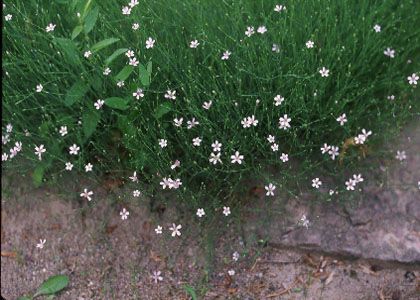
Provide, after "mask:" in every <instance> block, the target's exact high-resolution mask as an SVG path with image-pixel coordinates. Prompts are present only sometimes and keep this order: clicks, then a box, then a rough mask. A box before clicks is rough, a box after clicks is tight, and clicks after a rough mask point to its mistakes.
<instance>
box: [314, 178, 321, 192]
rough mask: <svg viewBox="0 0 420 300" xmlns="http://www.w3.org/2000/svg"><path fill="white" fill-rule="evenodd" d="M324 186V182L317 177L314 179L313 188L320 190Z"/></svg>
mask: <svg viewBox="0 0 420 300" xmlns="http://www.w3.org/2000/svg"><path fill="white" fill-rule="evenodd" d="M321 185H322V181H321V180H319V178H318V177H317V178H315V179H312V186H313V187H314V188H316V189H317V188H319V187H320V186H321Z"/></svg>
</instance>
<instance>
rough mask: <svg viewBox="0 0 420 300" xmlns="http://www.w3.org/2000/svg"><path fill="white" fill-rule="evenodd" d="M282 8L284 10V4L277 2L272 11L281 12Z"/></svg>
mask: <svg viewBox="0 0 420 300" xmlns="http://www.w3.org/2000/svg"><path fill="white" fill-rule="evenodd" d="M282 10H286V6H285V5H279V4H277V5H276V6H275V7H274V11H276V12H281V11H282Z"/></svg>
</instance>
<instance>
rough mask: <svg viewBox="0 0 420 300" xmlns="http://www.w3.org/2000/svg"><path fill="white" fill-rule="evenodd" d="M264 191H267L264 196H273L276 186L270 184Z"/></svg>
mask: <svg viewBox="0 0 420 300" xmlns="http://www.w3.org/2000/svg"><path fill="white" fill-rule="evenodd" d="M264 188H265V190H266V191H267V193H266V194H265V195H266V196H274V190H275V189H276V186H275V185H274V184H272V183H270V184H269V185H266V186H265V187H264Z"/></svg>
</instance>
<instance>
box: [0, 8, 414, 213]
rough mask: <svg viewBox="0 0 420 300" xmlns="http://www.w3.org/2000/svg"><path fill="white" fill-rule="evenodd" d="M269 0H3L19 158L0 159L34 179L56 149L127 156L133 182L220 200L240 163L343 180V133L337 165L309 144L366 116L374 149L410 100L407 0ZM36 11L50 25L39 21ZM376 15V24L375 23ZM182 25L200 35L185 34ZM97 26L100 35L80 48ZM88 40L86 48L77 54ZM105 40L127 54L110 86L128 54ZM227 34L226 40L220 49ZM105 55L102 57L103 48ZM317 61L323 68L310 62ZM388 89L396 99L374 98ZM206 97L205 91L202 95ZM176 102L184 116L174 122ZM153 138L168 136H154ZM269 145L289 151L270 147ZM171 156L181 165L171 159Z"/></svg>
mask: <svg viewBox="0 0 420 300" xmlns="http://www.w3.org/2000/svg"><path fill="white" fill-rule="evenodd" d="M276 4H278V3H277V1H269V0H252V1H251V0H247V1H245V0H235V1H228V0H194V1H193V0H183V1H180V0H172V1H164V0H162V1H140V4H139V5H138V6H136V7H135V8H133V10H132V12H131V15H129V16H126V15H122V13H121V7H122V6H123V5H126V4H125V3H124V2H122V1H111V0H103V1H81V0H74V1H70V0H69V1H66V0H60V1H58V0H57V1H51V3H50V2H49V1H48V3H47V2H45V1H36V0H31V1H13V3H12V2H10V3H9V2H6V7H5V9H4V13H3V14H4V15H6V14H12V15H13V17H12V20H11V21H8V22H5V21H4V28H3V36H2V40H3V52H2V57H3V62H2V64H3V84H2V88H3V96H4V100H3V103H2V107H3V115H2V126H3V128H5V127H6V124H9V123H11V124H12V125H13V126H14V129H13V132H12V134H11V135H10V137H11V142H9V143H8V144H7V145H5V146H3V148H4V150H3V153H4V152H8V151H9V146H11V145H12V143H13V144H14V142H15V141H21V142H22V143H23V150H22V152H21V153H19V156H20V157H24V158H25V159H24V160H22V159H21V160H18V159H16V158H14V159H13V160H9V161H6V162H4V163H3V164H2V166H3V168H6V169H14V170H22V171H23V172H27V170H30V171H31V172H32V171H35V172H34V180H35V183H37V184H41V183H42V181H43V180H45V179H51V178H54V177H57V176H61V175H62V174H63V173H64V172H67V171H65V170H64V164H65V162H67V161H71V162H72V163H73V164H74V166H75V168H74V169H73V171H71V172H73V174H77V172H84V165H85V164H86V163H88V162H91V163H92V164H93V165H94V172H93V173H94V174H92V176H98V178H101V176H102V175H104V174H109V173H111V174H114V176H120V177H124V178H127V177H128V175H129V174H131V173H132V172H133V171H135V170H136V171H137V172H138V174H139V179H140V181H142V182H146V183H147V188H145V189H144V190H143V192H144V193H146V194H155V193H156V192H157V191H159V190H161V187H160V185H159V182H160V181H161V179H162V177H171V178H180V179H181V180H182V186H181V188H180V189H178V190H173V191H171V193H172V194H173V196H174V197H179V198H182V199H184V200H186V201H188V203H189V204H190V205H191V207H195V208H196V207H199V206H207V205H212V206H216V207H220V206H221V205H222V203H225V202H226V201H228V199H232V196H233V195H238V193H239V194H240V192H241V191H242V190H243V189H244V184H243V182H244V180H246V179H249V178H254V179H255V178H256V179H258V180H260V181H261V182H263V183H268V182H273V183H276V184H277V186H278V187H279V186H280V185H281V184H282V183H283V185H282V186H281V188H282V189H288V188H290V187H288V186H287V185H286V184H284V183H285V182H288V181H298V180H303V182H306V183H307V186H308V187H310V185H311V179H312V178H314V177H320V174H327V176H330V177H331V178H334V179H337V180H338V181H339V182H342V183H344V181H345V180H347V178H344V177H343V178H342V177H340V176H342V174H343V172H344V171H347V170H352V169H354V170H360V168H361V165H360V162H359V158H360V152H359V148H360V147H353V146H352V147H350V149H349V150H348V151H347V153H346V156H345V157H344V160H343V164H342V165H340V164H339V163H338V160H337V159H336V160H334V161H333V160H331V159H330V158H329V157H328V155H322V154H321V152H320V150H319V149H320V147H321V146H322V145H323V144H324V143H328V144H329V145H336V146H339V147H340V151H341V150H342V144H343V142H344V141H345V140H346V139H348V138H351V137H354V136H357V135H358V134H359V133H360V131H361V129H362V128H366V129H367V130H371V131H372V132H373V135H372V136H371V137H369V139H368V141H367V143H366V144H367V145H368V147H369V148H371V149H374V148H375V147H376V149H380V145H381V143H383V142H384V140H386V139H387V138H388V137H389V136H391V135H393V134H395V133H396V132H397V130H398V129H400V128H401V127H402V126H404V124H405V122H406V121H407V120H408V119H410V118H411V117H412V116H413V115H418V113H419V106H418V103H419V101H418V93H417V94H416V93H415V91H416V89H414V88H413V86H412V85H409V84H408V81H407V76H409V75H411V74H412V73H415V72H417V73H418V72H419V70H420V69H419V63H418V62H419V58H420V41H419V37H420V26H419V25H420V24H419V23H420V22H419V13H418V11H420V2H419V1H415V0H412V1H410V0H404V1H397V0H395V1H368V0H363V1H333V0H323V1H321V0H318V1H316V0H300V1H284V2H283V3H280V4H284V5H286V7H287V10H286V11H282V12H281V13H278V12H275V11H274V10H273V9H274V6H275V5H276ZM77 12H79V13H80V14H81V16H80V17H77V15H76V14H77ZM416 12H417V13H416ZM96 13H98V15H96ZM96 16H97V19H96ZM95 20H96V21H95ZM134 22H138V23H139V24H140V28H139V30H137V31H134V30H132V28H131V26H132V24H133V23H134ZM49 23H54V24H56V25H57V26H56V28H55V30H54V31H53V32H50V33H47V32H45V27H46V26H47V25H48V24H49ZM375 24H380V25H381V27H382V30H381V32H379V33H376V32H375V31H374V30H373V26H374V25H375ZM260 25H265V26H266V27H267V29H268V31H267V32H266V33H265V34H259V33H255V34H254V35H253V36H251V37H246V36H245V33H244V32H245V30H246V28H247V26H254V28H255V31H256V30H257V28H258V26H260ZM78 32H80V33H79V34H78V35H77V36H76V33H78ZM72 35H73V39H72ZM148 37H152V38H154V39H156V44H155V47H154V48H153V49H146V48H145V41H146V39H147V38H148ZM107 39H114V40H107ZM195 39H197V40H198V41H199V42H200V45H199V46H198V48H197V49H191V48H190V47H189V43H190V41H192V40H195ZM104 40H107V41H109V43H110V44H109V45H107V46H104V45H103V44H102V46H104V47H103V48H102V49H100V50H98V51H94V50H95V49H98V48H100V47H101V44H99V45H98V44H97V43H98V42H101V41H104ZM308 40H312V41H314V43H315V46H314V48H313V49H307V48H306V46H305V43H306V42H307V41H308ZM274 43H275V44H278V45H279V46H280V51H279V53H276V52H273V51H272V49H271V48H272V45H273V44H274ZM387 47H391V48H393V49H395V50H396V56H395V58H389V57H387V56H385V55H384V54H383V51H384V50H385V49H386V48H387ZM89 49H90V50H92V49H93V50H92V52H94V53H93V54H92V56H91V57H90V58H89V59H86V58H84V57H83V53H84V52H85V51H87V50H89ZM118 49H132V50H134V51H135V55H136V57H137V59H138V60H139V61H140V63H141V66H140V67H135V68H125V71H126V72H127V73H126V74H125V75H128V78H127V79H126V80H125V86H124V87H123V88H118V87H117V85H116V82H117V79H116V77H124V74H121V73H120V74H119V76H117V74H118V73H119V72H120V71H121V70H123V68H124V67H125V66H126V65H127V57H126V56H125V55H124V54H123V51H124V50H121V51H119V50H118ZM226 50H229V51H231V52H232V55H231V56H230V58H229V59H228V60H221V56H222V53H223V52H224V51H226ZM115 51H117V52H115ZM113 53H117V54H118V53H120V55H118V56H112V54H113ZM110 57H111V58H115V59H113V60H112V62H110V63H109V64H107V63H106V62H107V59H108V60H110ZM408 60H411V62H412V63H407V61H408ZM106 66H109V67H110V68H111V69H112V73H111V74H110V75H109V76H104V75H103V74H102V72H103V70H104V69H105V67H106ZM324 66H325V67H326V68H328V69H329V70H330V75H329V77H321V76H320V74H319V72H318V71H319V70H320V69H321V68H322V67H324ZM149 79H150V80H151V82H150V84H149ZM38 84H42V85H43V86H44V90H43V91H42V92H41V93H36V92H35V87H36V85H38ZM137 88H143V89H144V94H145V96H144V98H141V99H140V100H136V99H135V98H134V97H133V96H132V93H133V92H135V90H136V89H137ZM168 89H171V90H176V96H177V98H176V100H175V101H173V100H168V99H165V98H164V94H165V92H166V90H168ZM277 94H280V95H282V96H284V97H285V101H284V102H283V104H282V105H281V106H274V105H273V98H274V97H275V96H276V95H277ZM315 94H316V96H315ZM391 94H392V95H395V97H396V99H395V100H394V101H390V100H387V96H388V95H391ZM111 97H119V98H120V99H117V100H115V101H117V103H116V104H115V103H114V104H112V100H107V103H106V104H105V105H104V106H103V108H102V109H101V110H96V109H95V108H94V105H93V104H94V102H95V101H96V100H97V99H108V98H111ZM257 99H259V100H260V102H259V104H258V105H257V104H256V100H257ZM209 100H212V101H213V105H212V106H211V108H210V109H209V110H204V109H203V108H202V104H203V102H204V101H209ZM342 113H346V115H347V118H348V122H347V123H346V124H345V125H344V126H339V124H338V122H337V121H336V118H337V117H338V116H339V115H341V114H342ZM284 114H287V115H288V116H290V117H291V119H292V121H291V128H290V129H289V130H287V131H285V130H281V129H279V128H278V120H279V117H282V116H283V115H284ZM251 115H255V117H256V118H257V119H258V121H259V123H258V126H256V127H251V128H246V129H244V128H242V125H241V120H242V119H243V118H245V117H248V116H251ZM180 117H182V118H183V119H184V124H183V126H182V128H178V127H175V126H174V125H173V119H174V118H180ZM193 117H195V118H196V119H197V120H198V121H199V122H200V125H198V126H196V127H194V128H192V129H191V130H189V129H187V128H186V121H187V120H190V119H191V118H193ZM79 121H81V124H79ZM64 125H65V126H67V128H68V131H69V133H68V134H67V135H66V136H65V137H61V136H60V135H59V133H58V129H59V128H60V126H64ZM25 130H28V131H29V133H30V135H29V136H27V134H25ZM4 131H5V130H3V134H4ZM269 134H271V135H274V136H275V137H276V141H277V143H278V144H279V151H278V152H273V151H272V150H271V149H270V144H269V143H268V141H267V136H268V135H269ZM195 137H201V138H202V140H203V142H202V144H201V146H200V147H194V146H193V145H192V139H193V138H195ZM161 138H164V139H167V140H168V147H166V148H164V149H161V148H160V147H159V144H158V140H159V139H161ZM215 140H218V141H220V142H221V143H222V144H223V146H222V156H221V159H222V161H223V164H217V165H215V166H214V165H212V164H210V163H209V155H210V153H211V152H212V148H211V146H210V145H211V143H213V142H214V141H215ZM74 143H75V144H77V145H79V146H80V147H81V151H80V153H79V155H78V156H70V155H69V154H68V147H69V146H71V145H72V144H74ZM40 144H43V145H45V147H46V149H47V151H46V153H44V155H43V159H42V161H39V160H38V158H37V156H36V155H35V154H34V146H35V145H40ZM11 147H12V146H11ZM236 150H238V151H240V153H241V154H242V155H244V156H245V160H244V163H243V164H242V165H238V164H231V162H230V156H231V155H232V154H233V153H234V152H235V151H236ZM282 152H284V153H288V154H289V158H290V161H289V162H287V163H282V162H281V161H280V159H279V156H280V155H281V153H282ZM372 152H373V151H370V154H372ZM375 152H378V151H376V150H375ZM176 159H178V160H180V161H181V167H180V168H176V169H175V170H171V168H170V165H171V162H173V161H175V160H176ZM269 167H270V168H271V170H273V169H274V170H276V171H275V172H274V173H275V175H273V172H272V171H271V172H267V169H268V168H269ZM321 180H323V178H321ZM81 188H82V187H81ZM330 188H335V189H339V190H342V189H345V186H344V184H342V186H339V187H330Z"/></svg>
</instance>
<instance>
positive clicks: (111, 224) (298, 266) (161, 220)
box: [1, 178, 420, 300]
mask: <svg viewBox="0 0 420 300" xmlns="http://www.w3.org/2000/svg"><path fill="white" fill-rule="evenodd" d="M17 180H19V181H20V182H25V180H22V179H20V178H13V180H11V179H10V178H9V179H7V178H5V180H3V183H2V196H3V197H2V211H1V216H2V219H1V222H2V227H1V251H2V256H1V294H2V296H3V297H5V299H16V298H17V297H18V296H21V295H23V294H27V293H30V292H31V291H34V290H35V289H36V287H37V286H38V285H39V284H40V283H41V282H42V281H43V280H44V279H46V278H47V277H48V276H50V275H54V274H58V273H60V274H67V275H69V276H70V285H69V287H68V288H67V289H66V290H65V291H63V292H62V293H61V294H60V295H59V296H57V298H56V299H78V300H82V299H190V298H191V297H190V296H189V295H188V294H187V292H186V290H185V286H186V285H188V286H191V287H193V289H194V290H195V292H196V293H197V299H243V300H251V299H255V300H257V299H332V300H334V299H337V300H338V299H340V300H346V299H349V300H350V299H351V300H353V299H401V300H402V299H404V300H405V299H420V282H419V280H418V279H419V277H420V272H419V271H418V270H416V268H415V267H416V266H409V265H408V266H404V265H391V266H389V265H388V266H385V267H383V266H382V265H381V264H376V265H375V264H372V263H369V262H361V261H357V260H349V259H346V258H342V257H330V256H328V255H324V256H322V255H320V254H317V253H307V252H302V251H300V250H297V249H275V248H273V247H271V246H270V244H268V243H266V242H263V241H258V240H255V241H250V239H249V238H248V237H247V238H245V237H243V236H241V235H240V234H238V233H240V232H241V228H240V225H239V224H238V223H237V222H235V219H234V218H232V219H230V220H231V221H229V222H226V221H225V220H223V222H219V221H217V220H216V221H214V224H211V226H202V225H200V224H199V223H197V220H191V217H189V216H181V215H180V214H179V212H178V210H176V209H175V208H171V207H166V208H165V209H164V210H163V211H157V212H151V211H150V209H149V207H150V205H145V204H147V203H145V201H147V200H140V201H137V202H131V203H130V204H129V211H130V216H129V219H128V220H126V221H123V220H121V219H120V218H119V211H120V210H121V207H122V203H121V202H120V201H115V197H116V195H115V194H113V193H108V192H106V191H105V190H103V191H101V192H98V193H97V194H95V200H94V201H92V202H91V203H87V202H82V203H80V202H79V203H78V202H77V201H74V199H71V198H72V197H69V196H68V195H60V194H58V193H56V192H54V191H53V190H51V189H48V188H40V189H33V188H30V187H28V186H30V185H25V184H22V186H20V185H19V188H16V187H15V183H16V182H17ZM75 195H76V193H75ZM75 197H76V196H75ZM142 201H143V202H142ZM125 206H127V205H124V207H125ZM173 220H177V222H178V223H182V224H183V228H191V227H193V228H194V229H193V230H187V229H186V230H184V231H183V232H182V235H181V237H177V238H173V237H171V236H170V234H169V232H168V228H169V226H170V225H171V223H172V222H173ZM157 224H160V225H162V226H163V227H164V233H163V234H162V235H157V234H155V232H154V228H155V227H156V225H157ZM209 228H210V229H209ZM211 228H218V229H217V230H216V231H215V230H211ZM39 239H46V240H47V241H46V244H45V247H44V248H43V249H38V248H36V244H37V243H38V241H39ZM235 251H237V252H238V253H239V259H238V261H234V260H233V258H232V255H233V253H234V252H235ZM156 270H159V271H161V272H162V274H161V276H162V277H163V280H162V281H161V282H158V283H155V282H154V281H153V279H152V278H151V275H152V272H153V271H156ZM229 270H234V271H235V274H234V275H228V271H229Z"/></svg>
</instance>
